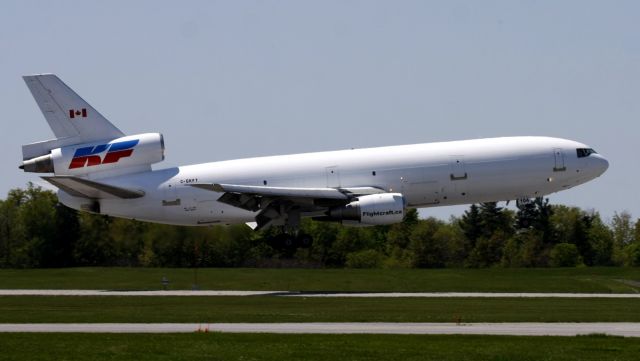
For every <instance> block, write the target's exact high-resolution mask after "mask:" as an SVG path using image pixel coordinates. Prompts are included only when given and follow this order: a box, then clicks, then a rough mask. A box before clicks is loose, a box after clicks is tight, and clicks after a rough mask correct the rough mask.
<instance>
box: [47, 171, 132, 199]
mask: <svg viewBox="0 0 640 361" xmlns="http://www.w3.org/2000/svg"><path fill="white" fill-rule="evenodd" d="M42 179H44V180H46V181H47V182H49V183H51V184H53V185H54V186H56V187H58V188H60V189H61V190H63V191H65V192H66V193H69V194H70V195H72V196H74V197H82V198H89V199H132V198H140V197H142V196H144V192H143V191H140V190H131V189H126V188H121V187H116V186H112V185H109V184H105V183H100V182H95V181H91V180H88V179H84V178H78V177H72V176H58V177H42Z"/></svg>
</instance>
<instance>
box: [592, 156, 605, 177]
mask: <svg viewBox="0 0 640 361" xmlns="http://www.w3.org/2000/svg"><path fill="white" fill-rule="evenodd" d="M592 164H593V165H592V167H593V168H594V170H595V171H596V172H597V174H598V175H601V174H602V173H604V172H606V170H607V169H609V161H608V160H607V159H606V158H605V157H603V156H601V155H599V154H596V155H594V156H593V160H592Z"/></svg>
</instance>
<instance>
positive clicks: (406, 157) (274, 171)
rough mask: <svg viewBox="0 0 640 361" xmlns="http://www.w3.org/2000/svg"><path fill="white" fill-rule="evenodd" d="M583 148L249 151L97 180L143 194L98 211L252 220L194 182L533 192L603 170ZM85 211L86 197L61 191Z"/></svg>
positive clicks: (422, 202)
mask: <svg viewBox="0 0 640 361" xmlns="http://www.w3.org/2000/svg"><path fill="white" fill-rule="evenodd" d="M578 148H588V147H587V146H586V145H584V144H582V143H578V142H574V141H571V140H566V139H558V138H548V137H506V138H490V139H476V140H465V141H454V142H442V143H428V144H415V145H403V146H393V147H380V148H368V149H351V150H341V151H332V152H318V153H305V154H293V155H283V156H271V157H260V158H248V159H239V160H230V161H222V162H214V163H204V164H196V165H189V166H182V167H177V168H170V169H162V170H156V171H149V172H141V173H136V174H130V175H120V176H117V177H110V178H101V177H100V178H99V175H94V176H93V177H90V178H93V179H96V178H99V179H100V181H101V182H104V183H108V184H112V185H115V186H120V187H125V188H133V189H139V190H142V191H144V193H145V196H144V197H142V198H138V199H128V200H121V199H104V200H101V201H100V209H101V213H103V214H108V215H112V216H117V217H124V218H132V219H138V220H145V221H152V222H159V223H169V224H179V225H205V224H216V223H222V224H231V223H242V222H252V221H253V220H254V219H255V216H256V213H255V212H251V211H246V210H243V209H240V208H236V207H233V206H230V205H227V204H224V203H221V202H218V201H217V200H218V198H219V197H220V196H221V195H222V193H217V192H214V191H211V190H205V189H199V188H195V187H192V186H190V184H196V183H211V184H213V183H229V184H242V185H251V186H270V187H302V188H314V187H315V188H349V187H376V188H380V189H383V190H385V191H387V192H394V193H401V194H402V195H403V196H404V197H405V202H406V206H407V207H414V208H419V207H433V206H444V205H455V204H471V203H478V202H489V201H503V200H512V199H523V198H533V197H539V196H543V195H547V194H550V193H554V192H557V191H561V190H564V189H568V188H571V187H574V186H576V185H579V184H582V183H585V182H587V181H589V180H592V179H594V178H596V177H598V176H600V175H601V174H602V173H603V172H604V171H605V170H606V169H607V167H608V163H607V161H606V160H605V159H604V158H603V157H601V156H599V155H597V154H590V155H589V156H586V157H578V155H577V154H576V149H578ZM59 193H60V194H59V196H60V200H61V201H62V202H63V203H64V204H66V205H67V206H70V207H72V208H76V209H80V208H82V205H83V203H85V202H86V199H83V198H76V197H72V196H70V195H68V194H66V193H64V192H63V191H60V192H59Z"/></svg>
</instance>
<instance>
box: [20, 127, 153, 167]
mask: <svg viewBox="0 0 640 361" xmlns="http://www.w3.org/2000/svg"><path fill="white" fill-rule="evenodd" d="M162 160H164V139H163V137H162V134H160V133H146V134H138V135H130V136H126V137H122V138H117V139H113V140H111V141H104V142H95V143H87V144H77V145H71V146H66V147H62V148H56V149H52V150H51V152H50V153H49V154H46V155H43V156H40V157H36V158H33V159H29V160H26V161H24V162H23V163H22V166H21V168H22V169H24V171H25V172H34V173H54V174H55V175H84V174H88V173H94V172H102V171H106V170H112V169H116V168H118V169H121V168H128V167H134V166H141V165H147V164H148V165H151V164H154V163H158V162H160V161H162Z"/></svg>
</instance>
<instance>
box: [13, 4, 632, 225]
mask: <svg viewBox="0 0 640 361" xmlns="http://www.w3.org/2000/svg"><path fill="white" fill-rule="evenodd" d="M639 19H640V2H637V1H471V0H470V1H451V0H447V1H438V2H436V1H415V2H414V1H324V0H323V1H316V2H310V1H224V2H221V1H180V2H178V1H100V2H98V1H22V0H21V1H3V2H2V5H1V7H0V69H1V70H0V99H2V106H3V108H4V111H3V115H2V124H3V128H2V132H1V135H0V139H1V140H2V147H3V151H2V153H0V167H2V169H4V173H3V177H1V178H0V194H1V195H2V198H4V197H5V195H6V192H7V191H8V190H9V189H11V188H13V187H24V186H25V184H26V182H27V181H29V180H31V181H36V180H38V177H37V176H36V175H34V174H25V173H22V172H21V171H20V170H19V169H18V168H17V166H18V164H20V161H21V153H20V145H21V144H25V143H30V142H35V141H40V140H44V139H48V138H51V137H52V133H51V131H50V130H49V128H48V126H47V125H46V123H45V120H44V118H43V117H42V115H41V113H40V111H39V110H38V108H37V106H36V104H35V102H34V101H33V100H32V98H31V95H30V93H29V91H28V89H27V87H26V86H25V85H24V83H23V81H22V79H21V75H23V74H31V73H43V72H52V73H56V74H58V75H59V76H60V77H61V78H62V79H63V80H64V81H65V82H67V83H68V84H69V85H70V86H71V87H72V88H74V89H75V90H76V91H77V92H79V93H80V94H81V95H82V96H83V97H84V98H85V99H86V100H87V101H89V102H90V103H91V104H92V105H93V106H94V107H96V108H97V109H98V110H99V111H100V112H101V113H102V114H103V115H105V116H106V117H107V118H108V119H110V120H111V121H112V122H113V123H114V124H116V125H117V126H118V127H119V128H120V129H122V130H123V131H124V132H125V133H128V134H135V133H141V132H151V131H159V132H162V133H164V135H165V140H166V144H167V147H168V151H167V160H166V161H165V162H164V165H163V166H167V167H168V166H174V165H180V164H189V163H200V162H207V161H215V160H225V159H233V158H241V157H247V156H259V155H272V154H286V153H298V152H307V151H321V150H332V149H343V148H351V147H369V146H383V145H395V144H409V143H421V142H431V141H442V140H454V139H468V138H476V137H493V136H508V135H548V136H556V137H563V138H569V139H573V140H577V141H581V142H584V143H586V144H589V145H591V146H592V147H594V148H595V149H596V150H598V151H599V152H600V153H602V154H603V155H604V156H606V157H607V158H608V159H609V161H610V163H611V167H610V168H609V171H608V172H607V173H605V175H604V176H603V177H601V178H599V179H597V180H595V181H593V182H591V183H588V184H586V185H584V186H581V187H578V188H575V189H572V190H569V191H566V192H562V193H559V194H555V195H552V196H551V197H550V198H551V201H552V202H553V203H562V204H569V205H576V206H580V207H582V208H585V209H590V208H594V209H596V210H599V211H600V212H601V213H602V214H603V215H604V216H605V218H610V217H611V216H612V215H613V212H614V211H622V210H628V211H630V212H631V213H632V214H633V215H634V216H635V217H640V191H639V190H638V181H637V179H638V178H639V176H640V167H639V164H640V161H639V159H638V158H639V154H640V152H639V151H638V150H637V148H638V146H639V144H638V141H637V139H638V137H639V135H640V125H639V123H640V21H639ZM465 208H466V207H444V208H435V209H429V210H427V211H424V212H422V214H423V215H435V216H437V217H441V218H447V217H448V216H449V215H450V214H459V213H460V212H461V210H463V209H465Z"/></svg>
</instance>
